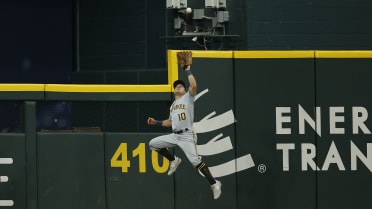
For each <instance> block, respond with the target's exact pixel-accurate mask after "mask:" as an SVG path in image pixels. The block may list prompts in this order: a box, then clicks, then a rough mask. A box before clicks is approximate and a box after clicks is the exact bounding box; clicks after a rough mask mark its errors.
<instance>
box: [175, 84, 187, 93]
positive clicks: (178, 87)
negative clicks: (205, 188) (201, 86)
mask: <svg viewBox="0 0 372 209" xmlns="http://www.w3.org/2000/svg"><path fill="white" fill-rule="evenodd" d="M185 93H186V89H185V88H184V87H183V86H182V84H178V85H177V86H176V88H174V94H178V95H183V94H185Z"/></svg>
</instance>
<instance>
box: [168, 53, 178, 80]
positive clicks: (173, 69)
mask: <svg viewBox="0 0 372 209" xmlns="http://www.w3.org/2000/svg"><path fill="white" fill-rule="evenodd" d="M176 52H177V51H174V50H168V84H170V85H172V84H173V82H174V81H175V80H177V79H178V64H177V55H176Z"/></svg>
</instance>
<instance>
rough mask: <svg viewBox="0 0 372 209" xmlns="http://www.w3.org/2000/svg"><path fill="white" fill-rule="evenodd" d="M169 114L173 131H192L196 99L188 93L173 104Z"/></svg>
mask: <svg viewBox="0 0 372 209" xmlns="http://www.w3.org/2000/svg"><path fill="white" fill-rule="evenodd" d="M169 112H170V114H169V119H170V120H171V121H172V129H173V130H183V129H185V128H188V129H191V128H192V123H193V121H194V97H193V96H191V95H190V93H189V92H187V93H186V94H185V95H183V96H182V97H180V98H178V99H177V100H175V101H174V102H173V104H172V106H171V107H170V109H169Z"/></svg>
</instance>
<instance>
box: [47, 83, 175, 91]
mask: <svg viewBox="0 0 372 209" xmlns="http://www.w3.org/2000/svg"><path fill="white" fill-rule="evenodd" d="M45 91H46V92H90V93H100V92H102V93H105V92H118V93H120V92H129V93H131V92H143V93H147V92H171V86H170V85H91V84H84V85H74V84H45Z"/></svg>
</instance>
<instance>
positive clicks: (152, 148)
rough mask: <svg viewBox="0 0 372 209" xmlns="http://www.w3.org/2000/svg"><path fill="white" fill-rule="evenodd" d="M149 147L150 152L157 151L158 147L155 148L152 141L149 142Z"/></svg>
mask: <svg viewBox="0 0 372 209" xmlns="http://www.w3.org/2000/svg"><path fill="white" fill-rule="evenodd" d="M149 147H150V149H151V150H159V147H158V146H157V144H156V143H154V141H153V140H151V141H150V142H149Z"/></svg>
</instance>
